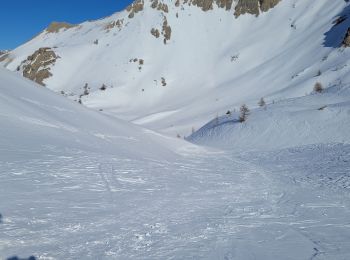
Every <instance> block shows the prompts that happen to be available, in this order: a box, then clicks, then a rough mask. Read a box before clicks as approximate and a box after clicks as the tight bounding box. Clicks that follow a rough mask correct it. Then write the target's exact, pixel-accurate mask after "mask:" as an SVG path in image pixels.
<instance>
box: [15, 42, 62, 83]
mask: <svg viewBox="0 0 350 260" xmlns="http://www.w3.org/2000/svg"><path fill="white" fill-rule="evenodd" d="M57 58H58V56H57V55H56V54H55V52H54V51H53V50H52V49H51V48H40V49H39V50H37V51H35V52H34V53H33V54H32V55H30V56H29V57H28V58H27V59H26V60H24V61H23V62H22V63H21V65H20V66H19V67H18V69H17V70H19V71H20V70H22V71H23V76H24V77H26V78H28V79H30V80H32V81H35V82H37V83H38V84H40V85H42V86H45V84H44V80H45V79H47V78H49V77H51V76H52V74H51V72H50V69H51V66H53V65H54V64H55V62H56V60H57Z"/></svg>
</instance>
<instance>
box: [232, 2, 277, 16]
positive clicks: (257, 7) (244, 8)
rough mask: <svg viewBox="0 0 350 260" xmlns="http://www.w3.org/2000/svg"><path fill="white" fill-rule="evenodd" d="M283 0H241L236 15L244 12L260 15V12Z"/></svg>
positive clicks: (236, 8)
mask: <svg viewBox="0 0 350 260" xmlns="http://www.w3.org/2000/svg"><path fill="white" fill-rule="evenodd" d="M280 1H281V0H239V1H238V3H237V5H236V7H235V13H234V14H235V17H238V16H240V15H242V14H247V13H248V14H253V15H256V16H258V15H259V14H260V12H267V11H268V10H270V9H271V8H273V7H275V6H276V5H277V4H278V3H279V2H280Z"/></svg>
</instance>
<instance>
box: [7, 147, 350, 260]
mask: <svg viewBox="0 0 350 260" xmlns="http://www.w3.org/2000/svg"><path fill="white" fill-rule="evenodd" d="M3 152H4V151H3ZM23 153H24V154H23V156H18V157H17V158H16V157H12V156H11V153H7V154H8V156H7V158H6V157H5V158H2V159H0V174H1V182H0V198H1V211H0V213H1V214H2V216H3V220H2V224H0V230H1V232H0V258H1V259H4V258H5V259H6V257H9V256H12V255H18V256H21V257H28V256H30V255H34V256H36V257H37V258H38V259H225V260H226V259H350V145H345V144H332V145H309V146H305V147H299V148H290V149H285V150H279V151H272V152H250V153H249V152H247V153H240V154H237V153H234V152H230V151H223V152H221V151H212V150H208V151H203V152H202V153H200V154H199V153H197V154H192V155H191V154H187V155H186V156H184V157H183V158H182V159H178V160H177V161H176V162H173V161H171V162H169V161H165V160H159V161H156V160H144V161H141V160H138V161H136V160H132V159H118V157H115V156H112V155H101V154H93V153H90V152H84V151H79V150H65V151H61V150H58V149H56V148H55V147H47V148H46V150H41V151H37V152H34V151H33V152H28V151H23ZM3 154H5V153H3ZM16 154H17V155H18V152H17V153H16ZM24 155H25V156H24ZM21 158H27V159H25V160H24V159H21Z"/></svg>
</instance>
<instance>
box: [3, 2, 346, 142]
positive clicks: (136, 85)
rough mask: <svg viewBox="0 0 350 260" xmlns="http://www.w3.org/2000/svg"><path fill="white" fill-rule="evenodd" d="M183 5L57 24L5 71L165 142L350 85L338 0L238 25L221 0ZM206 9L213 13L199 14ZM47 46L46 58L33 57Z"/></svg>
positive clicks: (291, 7) (139, 6)
mask: <svg viewBox="0 0 350 260" xmlns="http://www.w3.org/2000/svg"><path fill="white" fill-rule="evenodd" d="M185 2H187V1H185ZM185 2H183V1H176V2H175V1H170V0H167V1H149V0H145V1H136V2H135V3H134V5H133V6H132V7H131V9H129V10H125V11H123V12H120V13H116V14H114V15H112V16H110V17H107V18H104V19H101V20H98V21H91V22H85V23H83V24H80V25H69V24H53V25H51V26H50V27H49V28H48V29H47V30H46V31H44V32H42V33H41V34H40V35H38V36H36V37H35V38H34V39H32V40H31V41H29V42H27V43H26V44H24V45H22V46H20V47H18V48H17V49H15V50H14V51H12V52H10V53H9V54H8V55H7V56H6V57H2V58H1V60H2V64H3V65H4V66H5V67H7V68H8V69H10V70H13V71H16V70H17V69H18V70H19V72H18V73H21V74H23V72H25V73H26V74H27V76H28V77H32V78H33V79H35V80H37V81H42V83H43V84H46V86H47V87H48V88H50V89H53V90H55V91H57V92H61V91H64V93H65V95H68V96H71V98H72V99H75V100H77V101H78V100H79V99H80V96H81V95H82V96H81V101H82V103H83V104H84V105H86V106H89V107H92V108H96V109H103V110H104V112H106V113H109V114H112V115H115V116H117V117H122V118H124V119H127V120H130V121H134V122H136V123H138V124H142V125H145V126H147V127H150V128H152V129H155V130H161V131H162V132H165V133H170V134H171V135H176V134H177V133H179V134H181V135H188V134H189V133H190V132H191V129H192V127H194V128H197V129H198V128H199V127H200V126H201V125H203V124H204V123H205V122H207V121H208V120H209V119H211V118H213V117H214V116H215V115H216V114H217V113H219V114H222V113H224V112H225V111H226V110H227V109H230V108H232V107H237V106H239V105H240V104H242V103H247V104H248V105H250V106H251V105H252V104H256V102H257V100H258V99H259V98H260V97H265V98H268V99H269V100H273V99H274V100H278V99H284V98H291V97H299V96H303V95H304V94H305V93H310V92H311V90H312V87H313V84H314V83H315V81H321V82H322V83H323V84H324V85H325V86H326V87H328V86H332V85H334V84H337V83H339V82H340V81H341V82H343V83H348V82H349V76H348V75H349V73H348V72H349V66H348V60H349V56H350V50H349V49H343V48H339V47H340V45H341V41H342V40H343V38H344V37H345V34H346V31H347V28H348V27H349V26H350V19H345V20H343V21H341V20H338V22H339V21H341V23H339V24H337V23H335V21H336V20H337V19H338V18H339V17H343V16H345V17H346V18H347V15H348V14H349V5H348V3H347V2H346V1H344V0H335V1H328V0H319V1H314V0H282V1H280V2H279V1H274V5H272V6H273V8H271V9H269V10H267V12H261V13H260V14H259V16H255V15H250V14H245V15H240V16H238V17H237V18H235V16H234V12H235V9H236V8H237V1H234V2H233V5H232V6H230V7H229V8H228V9H229V10H226V8H219V7H218V5H217V3H222V2H225V1H189V2H187V3H185ZM207 2H209V3H212V9H210V8H209V10H206V11H203V9H206V8H201V7H198V6H197V5H198V4H199V3H207ZM227 2H229V1H227ZM244 2H245V1H244V0H241V1H240V2H238V4H240V3H244ZM253 2H254V1H251V3H253ZM266 2H267V1H266ZM155 3H156V4H155ZM163 3H164V4H166V7H165V5H163ZM189 3H192V4H189ZM225 3H226V2H225ZM275 4H276V5H275ZM152 6H153V7H155V8H152ZM152 29H153V30H152ZM170 29H171V30H170ZM157 30H158V31H157ZM170 31H171V33H170ZM151 32H152V33H151ZM157 32H158V33H159V38H157V36H158V35H157ZM164 41H165V43H164ZM43 47H48V48H50V49H46V50H45V49H44V50H41V52H40V51H39V52H37V51H38V50H39V48H43ZM52 52H53V53H52ZM35 53H36V54H35ZM40 53H41V54H40ZM33 54H35V55H33ZM38 54H40V55H39V56H38ZM30 55H33V56H32V58H31V59H29V60H28V59H27V57H28V56H30ZM38 57H39V58H38ZM23 61H24V63H22V62H23ZM37 61H38V62H37ZM36 62H37V63H36ZM28 65H33V66H32V67H28ZM26 66H27V67H26ZM38 67H39V68H38ZM38 69H39V70H40V69H41V70H43V71H42V72H41V74H40V75H39V76H38V75H35V76H33V73H34V72H35V71H36V70H38ZM46 69H47V70H46ZM33 71H34V72H33ZM34 74H35V73H34ZM86 83H87V85H86ZM103 85H105V86H106V89H105V90H101V89H100V88H102V86H103ZM84 86H86V91H85V89H84ZM102 89H104V88H102ZM84 92H85V94H87V93H89V95H84Z"/></svg>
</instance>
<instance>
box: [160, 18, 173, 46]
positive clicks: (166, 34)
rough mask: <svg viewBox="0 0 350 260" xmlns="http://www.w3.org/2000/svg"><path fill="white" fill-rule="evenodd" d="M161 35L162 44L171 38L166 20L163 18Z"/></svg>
mask: <svg viewBox="0 0 350 260" xmlns="http://www.w3.org/2000/svg"><path fill="white" fill-rule="evenodd" d="M162 35H163V36H164V44H166V42H167V41H169V40H170V38H171V27H170V26H169V25H168V20H167V19H166V17H164V21H163V28H162Z"/></svg>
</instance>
